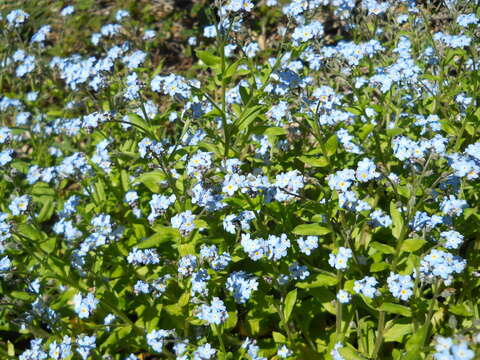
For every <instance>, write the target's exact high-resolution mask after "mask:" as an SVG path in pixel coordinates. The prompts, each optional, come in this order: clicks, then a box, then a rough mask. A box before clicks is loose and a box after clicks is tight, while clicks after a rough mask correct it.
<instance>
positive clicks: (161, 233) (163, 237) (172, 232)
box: [135, 227, 180, 249]
mask: <svg viewBox="0 0 480 360" xmlns="http://www.w3.org/2000/svg"><path fill="white" fill-rule="evenodd" d="M157 229H159V228H158V227H157ZM179 238H180V235H179V233H178V230H177V229H173V228H170V227H163V228H161V229H159V230H157V232H156V233H155V234H153V235H152V236H150V237H149V238H147V239H145V240H143V241H141V242H139V243H138V244H137V245H135V247H137V248H139V249H147V248H152V247H157V246H158V245H160V244H163V243H165V242H169V241H172V242H176V241H177V240H178V239H179Z"/></svg>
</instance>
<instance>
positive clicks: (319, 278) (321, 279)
mask: <svg viewBox="0 0 480 360" xmlns="http://www.w3.org/2000/svg"><path fill="white" fill-rule="evenodd" d="M337 283H338V280H337V277H336V276H335V275H333V274H332V275H326V274H318V275H316V276H315V277H312V276H311V277H310V278H309V279H308V281H300V282H297V283H296V284H295V286H296V287H298V288H300V289H312V288H316V287H320V286H334V285H336V284H337Z"/></svg>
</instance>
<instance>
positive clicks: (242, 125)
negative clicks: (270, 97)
mask: <svg viewBox="0 0 480 360" xmlns="http://www.w3.org/2000/svg"><path fill="white" fill-rule="evenodd" d="M263 111H264V107H263V105H256V106H253V107H252V108H251V109H249V110H248V111H247V112H246V113H245V114H244V115H243V116H242V117H241V118H239V119H238V120H237V121H236V123H235V125H236V126H237V128H238V130H240V131H242V130H244V129H246V128H247V127H248V125H250V124H251V123H252V122H253V121H254V120H255V119H256V118H257V117H258V116H259V115H260V113H261V112H263Z"/></svg>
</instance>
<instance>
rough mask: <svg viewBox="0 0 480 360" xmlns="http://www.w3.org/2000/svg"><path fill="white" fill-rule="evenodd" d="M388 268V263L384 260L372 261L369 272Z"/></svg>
mask: <svg viewBox="0 0 480 360" xmlns="http://www.w3.org/2000/svg"><path fill="white" fill-rule="evenodd" d="M388 268H389V265H388V264H387V263H385V262H381V263H373V264H372V265H371V266H370V272H379V271H384V270H386V269H388Z"/></svg>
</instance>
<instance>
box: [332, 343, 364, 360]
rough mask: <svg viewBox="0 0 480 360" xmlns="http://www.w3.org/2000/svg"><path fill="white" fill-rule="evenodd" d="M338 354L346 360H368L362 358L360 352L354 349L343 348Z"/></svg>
mask: <svg viewBox="0 0 480 360" xmlns="http://www.w3.org/2000/svg"><path fill="white" fill-rule="evenodd" d="M338 352H339V353H340V355H342V357H343V358H344V359H345V360H366V358H365V357H364V356H362V355H361V354H360V353H359V352H357V351H356V350H354V349H352V348H351V347H346V346H343V347H341V348H340V349H338Z"/></svg>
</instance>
